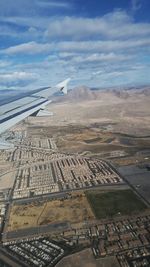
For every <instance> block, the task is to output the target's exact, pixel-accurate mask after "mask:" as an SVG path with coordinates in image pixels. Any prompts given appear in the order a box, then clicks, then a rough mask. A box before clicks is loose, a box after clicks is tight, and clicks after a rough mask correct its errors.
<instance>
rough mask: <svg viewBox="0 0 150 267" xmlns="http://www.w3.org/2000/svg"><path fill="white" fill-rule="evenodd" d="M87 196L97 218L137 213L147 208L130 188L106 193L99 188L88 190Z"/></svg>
mask: <svg viewBox="0 0 150 267" xmlns="http://www.w3.org/2000/svg"><path fill="white" fill-rule="evenodd" d="M86 196H87V199H88V201H89V203H90V205H91V207H92V210H93V212H94V214H95V216H96V218H97V219H102V218H107V217H113V216H116V215H131V214H136V213H138V212H142V211H144V210H145V209H146V208H147V206H146V205H145V204H144V203H143V202H142V201H141V200H140V199H139V198H138V196H137V195H136V194H135V193H134V192H133V191H132V190H130V189H128V190H117V191H116V190H115V191H110V192H106V193H105V192H101V191H98V190H95V191H87V192H86Z"/></svg>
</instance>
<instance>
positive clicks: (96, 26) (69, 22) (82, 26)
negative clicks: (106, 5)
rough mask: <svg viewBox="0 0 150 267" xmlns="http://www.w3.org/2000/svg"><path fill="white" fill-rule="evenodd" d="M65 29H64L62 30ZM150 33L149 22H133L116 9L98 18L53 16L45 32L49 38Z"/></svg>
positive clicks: (121, 35)
mask: <svg viewBox="0 0 150 267" xmlns="http://www.w3.org/2000/svg"><path fill="white" fill-rule="evenodd" d="M64 29H65V30H64ZM147 34H150V24H149V23H135V22H134V21H133V19H132V17H130V16H129V15H128V14H127V13H126V12H123V11H116V12H113V13H110V14H107V15H105V16H103V17H100V18H82V17H81V18H77V17H61V18H53V19H52V20H51V22H50V24H49V26H48V29H47V30H46V32H45V36H46V37H49V38H58V37H60V38H65V37H70V38H73V39H77V38H78V39H84V38H85V37H91V36H92V38H93V37H95V38H98V37H99V38H100V37H102V36H103V37H109V38H120V37H125V38H129V37H133V36H143V35H147Z"/></svg>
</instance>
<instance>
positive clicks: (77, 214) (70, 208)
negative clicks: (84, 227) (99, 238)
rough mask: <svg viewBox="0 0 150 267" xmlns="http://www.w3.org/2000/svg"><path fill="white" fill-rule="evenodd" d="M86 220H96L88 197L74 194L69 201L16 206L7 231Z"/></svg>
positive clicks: (11, 213) (82, 194)
mask: <svg viewBox="0 0 150 267" xmlns="http://www.w3.org/2000/svg"><path fill="white" fill-rule="evenodd" d="M86 219H94V215H93V212H92V210H91V207H90V205H89V203H88V201H87V199H86V196H85V195H84V193H73V194H72V195H71V196H70V197H69V198H68V199H57V200H51V201H50V200H49V201H47V202H42V201H41V202H38V201H36V202H32V203H30V204H29V203H28V204H22V205H17V204H14V205H13V206H12V208H11V212H10V217H9V224H8V228H7V231H13V230H17V229H23V228H27V227H36V226H38V225H45V224H51V223H52V224H54V223H59V222H64V221H69V222H70V223H79V222H82V221H84V220H86Z"/></svg>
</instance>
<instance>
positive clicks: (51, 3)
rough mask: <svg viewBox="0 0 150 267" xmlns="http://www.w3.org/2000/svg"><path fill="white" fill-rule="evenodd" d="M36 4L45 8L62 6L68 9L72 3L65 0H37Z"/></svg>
mask: <svg viewBox="0 0 150 267" xmlns="http://www.w3.org/2000/svg"><path fill="white" fill-rule="evenodd" d="M37 5H38V6H40V7H44V8H45V7H46V8H61V9H62V8H63V9H68V8H71V7H72V5H71V3H69V2H65V1H47V0H38V1H37Z"/></svg>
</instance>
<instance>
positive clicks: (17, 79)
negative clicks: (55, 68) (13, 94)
mask: <svg viewBox="0 0 150 267" xmlns="http://www.w3.org/2000/svg"><path fill="white" fill-rule="evenodd" d="M36 79H37V75H36V74H34V73H28V72H17V71H16V72H12V73H0V85H1V86H5V87H14V86H22V87H24V86H26V85H28V84H30V83H33V82H34V81H36Z"/></svg>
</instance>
